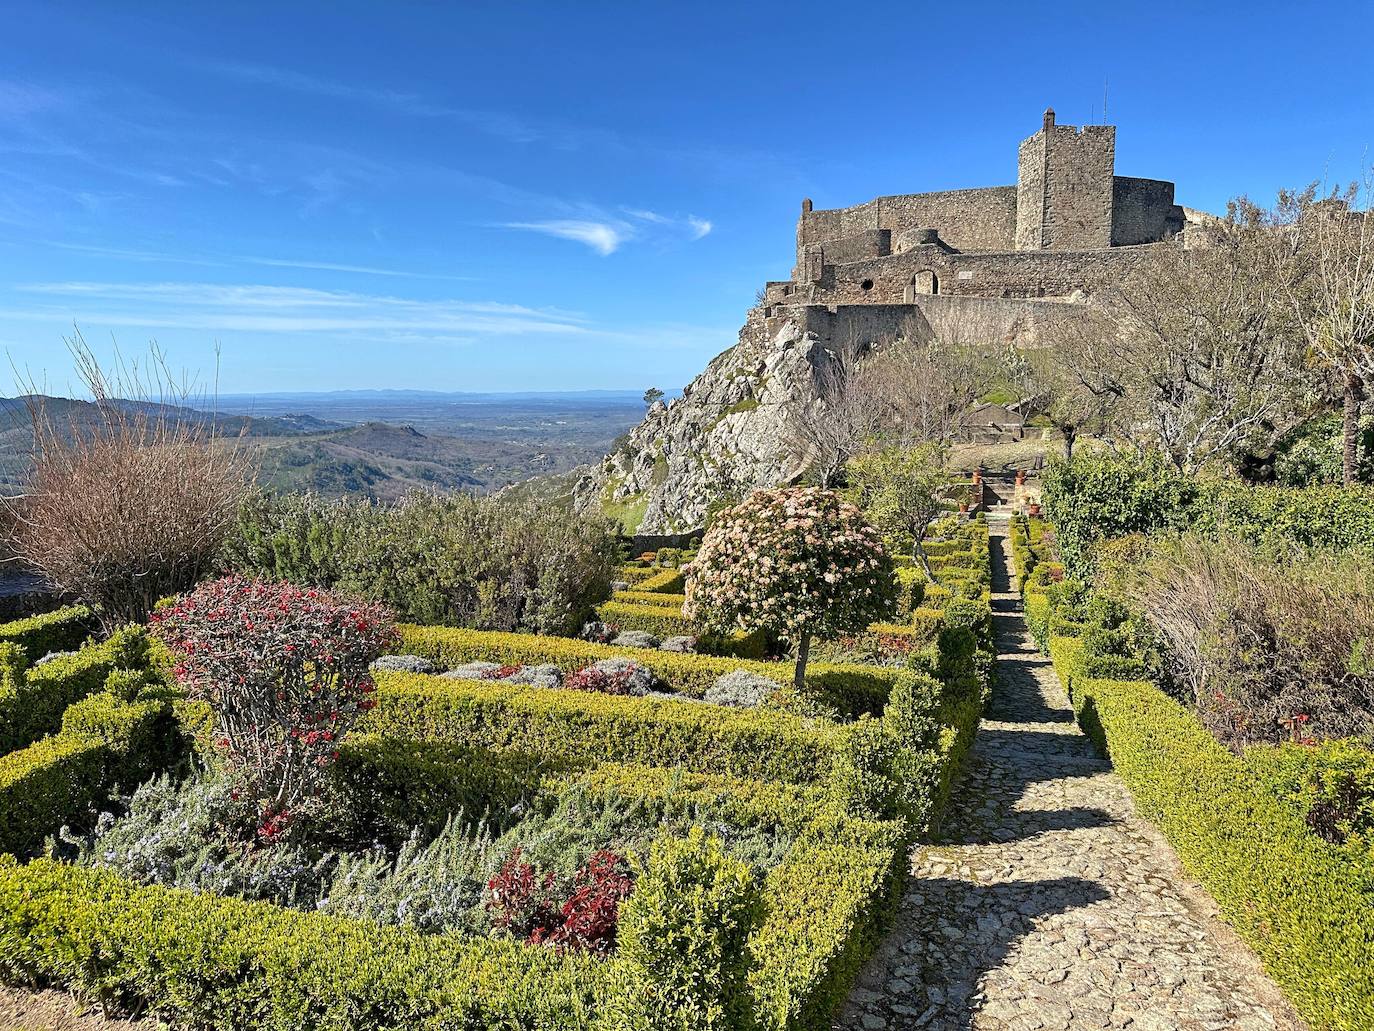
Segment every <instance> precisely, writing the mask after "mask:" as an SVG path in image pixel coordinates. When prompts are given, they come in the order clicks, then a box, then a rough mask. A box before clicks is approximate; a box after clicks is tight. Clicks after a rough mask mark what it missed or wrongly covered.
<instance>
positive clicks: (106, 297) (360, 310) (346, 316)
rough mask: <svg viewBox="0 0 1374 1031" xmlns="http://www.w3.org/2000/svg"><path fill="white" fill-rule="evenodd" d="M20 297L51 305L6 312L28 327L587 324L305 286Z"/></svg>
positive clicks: (385, 330)
mask: <svg viewBox="0 0 1374 1031" xmlns="http://www.w3.org/2000/svg"><path fill="white" fill-rule="evenodd" d="M16 290H17V292H19V293H23V294H28V295H31V296H34V297H35V298H44V299H47V300H46V301H45V303H42V304H39V305H37V306H34V307H28V308H22V309H13V310H8V311H5V310H0V316H3V317H9V318H15V319H25V320H50V319H54V318H59V319H61V320H63V321H64V322H71V321H72V320H73V319H75V320H76V321H78V322H82V323H89V324H95V325H101V326H132V327H139V328H147V329H164V328H166V329H195V330H207V331H214V332H231V331H239V332H262V333H381V334H400V333H410V334H414V333H428V334H436V333H439V334H446V335H452V334H463V335H469V336H509V335H522V334H543V335H547V334H559V335H571V334H583V333H586V332H588V327H587V324H586V319H585V317H583V316H581V315H579V314H577V313H574V312H568V311H562V310H559V309H554V308H531V307H528V306H525V305H519V304H507V303H504V302H499V301H459V300H447V299H446V300H417V299H413V298H406V297H396V296H391V295H383V294H365V293H355V292H348V291H335V290H313V289H308V288H303V287H282V286H264V285H257V284H250V285H225V284H220V283H171V282H169V283H101V282H88V281H73V282H56V283H30V284H27V285H23V286H19V287H17V288H16Z"/></svg>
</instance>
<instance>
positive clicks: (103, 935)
mask: <svg viewBox="0 0 1374 1031" xmlns="http://www.w3.org/2000/svg"><path fill="white" fill-rule="evenodd" d="M0 970H3V972H4V973H5V974H6V976H7V977H9V978H11V979H18V980H24V981H29V982H33V983H39V984H41V983H45V982H50V981H55V982H57V983H61V984H64V985H67V986H68V987H70V988H73V989H75V990H77V991H78V992H80V993H81V994H82V995H84V996H86V997H88V998H91V999H98V1000H101V1001H110V1002H115V1001H118V1000H121V999H140V1000H146V1001H148V1002H149V1003H150V1004H151V1005H152V1007H153V1008H154V1009H157V1010H160V1011H163V1012H165V1013H167V1014H168V1015H169V1016H174V1017H176V1018H178V1020H179V1021H181V1022H185V1023H187V1024H190V1025H194V1026H197V1027H206V1028H217V1029H224V1031H238V1029H240V1028H246V1027H251V1028H263V1029H272V1031H315V1029H320V1031H323V1029H338V1028H396V1029H402V1028H405V1029H409V1028H416V1027H435V1028H437V1027H448V1028H458V1027H466V1028H485V1027H490V1028H494V1027H502V1028H510V1029H539V1031H555V1029H562V1028H589V1027H590V1026H591V1023H592V1022H591V1013H592V1011H593V1004H594V999H595V998H596V996H597V995H598V994H599V993H600V992H601V991H602V990H603V985H604V978H605V976H606V973H607V970H606V967H605V965H604V964H600V963H598V962H597V961H596V960H594V959H591V958H589V957H587V956H582V955H576V954H568V955H559V954H558V953H556V952H554V951H553V950H552V949H544V948H538V947H535V946H529V945H524V944H521V943H518V942H507V941H495V940H487V939H481V938H460V937H458V936H455V935H424V934H420V933H418V932H416V931H409V930H405V929H401V928H393V927H379V926H377V925H375V924H371V923H368V922H365V921H354V920H345V919H341V918H338V917H330V916H323V915H320V914H316V913H302V912H297V911H294V910H288V909H281V908H278V907H276V906H271V905H267V904H264V903H254V902H243V901H240V900H238V899H231V898H222V897H218V896H215V895H210V894H203V893H191V892H186V891H179V890H175V889H169V888H162V887H158V886H151V887H139V886H135V885H133V884H131V883H129V882H128V881H125V880H123V879H121V878H119V877H117V876H115V875H114V874H111V873H109V872H107V871H102V870H98V869H87V868H81V867H72V866H67V865H64V864H61V863H55V862H52V861H50V860H46V859H36V860H34V861H32V862H30V863H29V864H27V865H26V866H19V865H16V864H15V863H14V862H13V861H12V860H8V859H0Z"/></svg>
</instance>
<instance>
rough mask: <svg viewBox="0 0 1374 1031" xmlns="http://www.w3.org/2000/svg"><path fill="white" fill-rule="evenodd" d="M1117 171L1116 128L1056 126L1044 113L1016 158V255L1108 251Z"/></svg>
mask: <svg viewBox="0 0 1374 1031" xmlns="http://www.w3.org/2000/svg"><path fill="white" fill-rule="evenodd" d="M1115 166H1116V126H1114V125H1083V126H1075V125H1056V124H1055V121H1054V109H1053V108H1049V109H1048V110H1046V111H1045V119H1044V123H1043V124H1042V126H1041V128H1040V131H1039V132H1037V133H1036V134H1035V135H1034V136H1031V137H1029V138H1028V139H1025V140H1022V141H1021V147H1020V149H1019V151H1018V153H1017V175H1016V249H1017V250H1018V251H1036V250H1058V251H1069V250H1091V249H1094V248H1098V247H1110V246H1111V244H1112V187H1113V183H1114V176H1115V171H1116V167H1115Z"/></svg>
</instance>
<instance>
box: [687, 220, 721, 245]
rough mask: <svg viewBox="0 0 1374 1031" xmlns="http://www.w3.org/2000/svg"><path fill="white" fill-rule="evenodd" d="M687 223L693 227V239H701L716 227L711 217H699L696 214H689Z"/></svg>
mask: <svg viewBox="0 0 1374 1031" xmlns="http://www.w3.org/2000/svg"><path fill="white" fill-rule="evenodd" d="M687 224H688V225H689V226H691V227H692V239H693V240H700V239H701V238H702V237H703V236H705V235H706V234H707V233H709V232H710V231H711V230H712V229H714V228H715V226H713V225H712V224H711V220H710V219H706V218H697V217H696V216H695V215H688V216H687Z"/></svg>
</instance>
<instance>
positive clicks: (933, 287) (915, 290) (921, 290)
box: [902, 269, 940, 304]
mask: <svg viewBox="0 0 1374 1031" xmlns="http://www.w3.org/2000/svg"><path fill="white" fill-rule="evenodd" d="M939 292H940V277H939V276H937V275H936V274H935V273H934V272H933V271H932V270H930V269H922V270H921V271H920V272H917V273H916V274H915V275H914V276H912V277H911V282H910V283H909V284H908V285H907V288H906V290H905V291H904V293H905V294H906V296H905V297H903V298H902V300H903V301H905V302H906V303H907V304H911V303H912V302H913V301H915V300H916V295H917V294H938V293H939Z"/></svg>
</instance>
